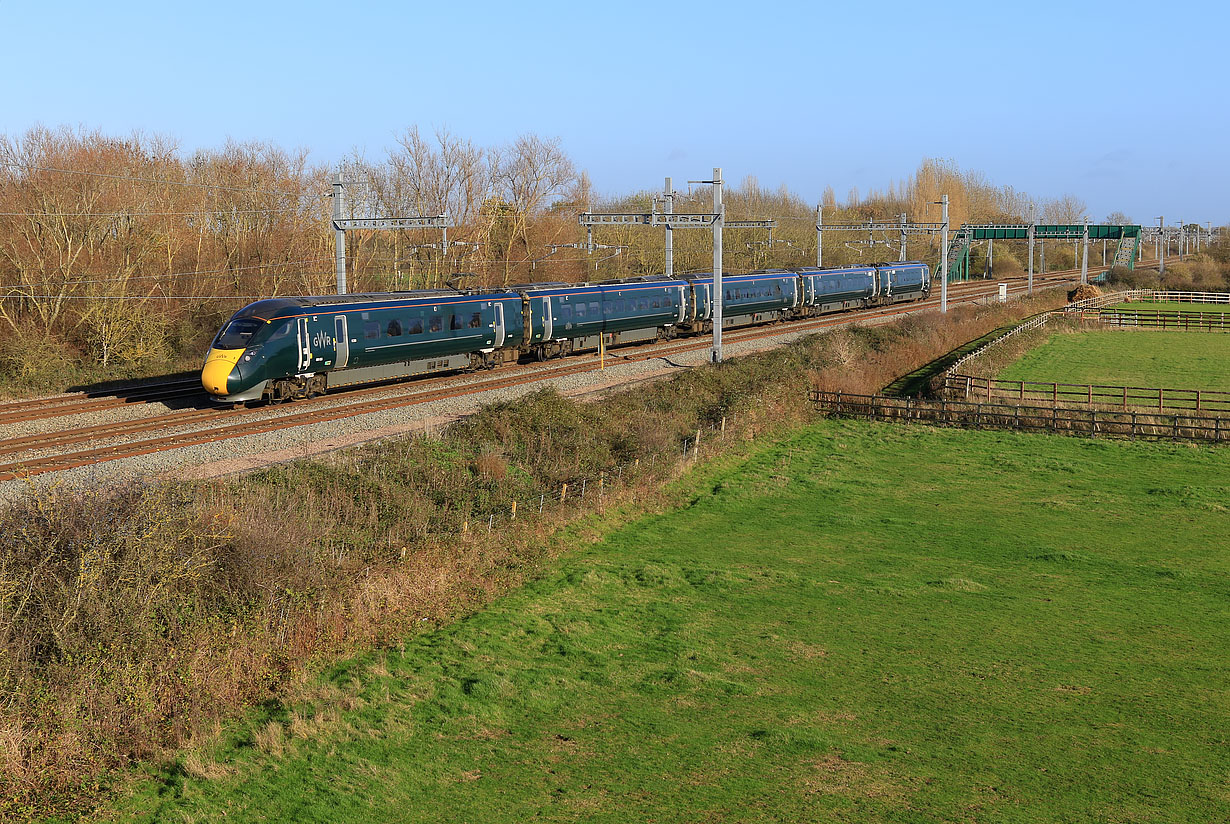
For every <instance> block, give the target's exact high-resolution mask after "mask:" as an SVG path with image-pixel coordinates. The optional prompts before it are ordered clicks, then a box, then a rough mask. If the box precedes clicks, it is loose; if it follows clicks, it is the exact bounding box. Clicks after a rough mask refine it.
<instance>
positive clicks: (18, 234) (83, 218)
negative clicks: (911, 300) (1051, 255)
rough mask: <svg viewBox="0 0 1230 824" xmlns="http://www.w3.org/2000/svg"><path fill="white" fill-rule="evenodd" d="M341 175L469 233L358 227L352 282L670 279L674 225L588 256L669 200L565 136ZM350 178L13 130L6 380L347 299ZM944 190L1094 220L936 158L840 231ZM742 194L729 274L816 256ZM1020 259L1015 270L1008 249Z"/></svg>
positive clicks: (405, 153) (426, 156) (699, 253)
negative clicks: (596, 165) (591, 224)
mask: <svg viewBox="0 0 1230 824" xmlns="http://www.w3.org/2000/svg"><path fill="white" fill-rule="evenodd" d="M340 168H341V172H342V174H343V175H344V177H345V178H346V180H347V181H348V183H347V185H346V187H345V194H346V197H345V198H344V205H345V208H344V215H345V216H347V217H395V216H411V215H437V214H447V215H448V216H449V218H450V222H451V224H452V225H451V228H450V229H449V231H448V240H449V243H448V245H447V246H445V245H443V244H442V243H441V240H442V238H441V234H440V232H439V230H405V231H354V232H351V233H349V234H348V236H347V268H348V271H349V273H350V274H349V285H350V290H351V291H361V290H368V291H375V290H387V289H411V288H432V287H441V286H444V285H446V284H455V285H460V286H462V287H470V286H479V287H481V286H506V285H509V284H513V283H522V282H527V281H534V280H553V281H560V280H562V281H580V280H594V279H604V278H611V277H621V276H635V275H645V274H656V273H660V272H661V271H662V270H663V267H664V251H665V250H664V238H663V232H662V231H661V230H655V229H649V228H647V227H638V226H619V227H599V228H597V229H595V230H594V241H595V243H597V244H601V245H602V246H603V247H606V248H602V249H585V248H577V247H578V246H580V245H582V244H584V242H585V240H586V235H585V230H584V228H583V227H581V226H579V225H578V223H577V215H578V214H579V213H580V212H583V211H649V210H650V209H651V208H652V202H653V198H654V197H655V196H657V195H658V193H657V192H654V191H650V190H639V191H633V192H628V193H615V194H606V195H600V194H597V193H595V192H594V191H593V187H592V184H591V183H590V180H589V177H588V175H587V174H586V173H585V172H584V171H582V170H578V169H577V167H576V164H575V163H574V162H573V160H572V159H571V158H570V157H569V156H568V154H567V152H566V151H565V150H564V148H563V147H562V145H561V143H560V141H559V140H558V139H554V138H547V137H542V136H539V135H533V134H527V135H522V136H520V137H518V138H517V139H515V140H514V141H512V142H510V143H508V144H504V145H496V146H481V145H478V144H476V143H474V142H473V141H470V140H468V139H466V138H464V137H460V136H458V135H455V134H453V133H451V132H449V131H447V130H444V129H441V130H437V131H435V132H433V133H430V134H426V133H424V132H422V131H420V130H419V129H418V128H416V127H411V128H409V129H407V130H406V131H405V132H404V133H403V134H402V135H401V136H400V137H399V138H398V139H397V141H396V144H395V145H394V146H392V147H391V148H389V149H388V150H387V151H385V153H384V154H383V156H381V157H379V158H377V159H369V158H367V157H365V156H364V155H362V154H360V153H355V154H353V155H351V156H349V157H347V158H345V160H344V161H343V162H342V163H341V164H340ZM337 171H338V168H337V167H328V166H325V165H322V164H313V163H310V162H309V160H308V151H307V150H306V149H294V150H288V149H285V148H283V147H280V146H277V145H274V144H271V143H263V142H233V141H228V142H227V143H226V144H225V145H224V146H223V147H221V148H219V149H201V150H197V151H194V152H189V153H185V152H183V151H181V149H180V146H179V145H178V144H177V143H176V142H175V141H174V140H172V139H168V138H165V137H157V136H148V135H143V134H133V135H130V136H126V137H115V136H110V135H107V134H103V133H101V132H97V131H84V130H72V129H68V128H60V129H46V128H42V127H39V128H34V129H30V130H28V131H27V132H25V133H24V134H21V135H18V136H9V135H0V378H3V377H4V376H5V375H6V374H7V375H8V376H9V377H12V376H13V374H14V373H20V372H23V371H25V372H29V371H30V370H32V369H35V370H36V369H38V368H40V361H39V360H38V358H33V359H32V358H31V352H32V351H34V350H39V351H43V352H44V353H48V352H50V353H51V354H50V355H49V356H48V357H50V358H51V359H52V360H57V359H58V360H60V361H65V360H72V359H73V358H74V357H76V358H78V359H80V360H82V361H86V362H90V363H96V364H98V365H99V366H101V367H105V368H113V369H114V368H115V367H117V366H118V367H120V369H121V371H123V370H124V369H129V368H137V369H138V370H139V368H140V367H141V366H142V365H145V366H149V365H151V364H157V363H160V362H162V363H171V362H175V361H176V359H177V358H179V357H181V356H182V358H183V359H186V360H185V362H187V360H190V359H191V358H195V357H197V356H199V354H200V350H201V347H202V346H203V345H204V342H205V341H204V339H203V338H202V335H207V334H208V333H209V332H211V331H212V330H213V329H216V328H217V326H218V324H219V323H220V321H221V320H222V319H223V318H224V317H225V316H226V315H228V314H229V313H230V312H231V311H234V309H235V308H237V307H238V306H240V305H242V304H243V303H246V302H248V301H250V300H252V299H255V298H258V297H269V296H275V295H284V294H305V293H306V294H320V293H329V292H332V291H333V290H334V288H335V282H334V234H333V231H332V229H331V225H330V217H331V214H332V209H333V203H332V200H331V195H332V182H333V177H334V175H335V173H336V172H337ZM945 193H946V194H948V195H949V201H950V220H951V222H952V224H953V225H954V226H955V225H959V224H960V223H962V222H970V221H985V222H1005V221H1022V220H1027V219H1028V217H1029V215H1030V213H1031V211H1033V210H1035V209H1037V211H1038V213H1039V214H1040V215H1042V216H1043V217H1044V218H1045V219H1046V220H1052V221H1054V222H1073V223H1075V222H1079V221H1080V220H1081V219H1082V218H1083V217H1084V215H1085V213H1086V211H1087V210H1086V208H1085V205H1084V203H1083V202H1081V201H1080V200H1079V199H1077V198H1075V197H1073V196H1065V197H1063V198H1060V199H1058V200H1054V201H1047V202H1041V203H1039V202H1036V201H1034V200H1033V199H1032V198H1031V197H1029V196H1028V195H1026V194H1024V193H1022V192H1018V191H1016V190H1014V189H1012V188H1011V187H1002V186H998V187H997V186H994V185H993V184H991V183H989V182H987V181H986V180H985V179H984V178H983V177H982V176H981V175H979V174H977V173H974V172H968V171H962V170H960V169H959V168H958V167H957V166H956V164H954V163H951V162H943V161H936V160H926V161H924V162H923V163H922V164H921V165H920V167H919V168H918V170H917V172H916V173H915V174H914V176H913V177H911V178H910V179H908V180H906V181H902V182H900V183H898V184H895V185H893V186H890V187H888V188H887V189H886V190H884V191H872V192H870V193H868V194H867V195H866V196H860V195H859V194H858V192H857V191H853V192H851V193H850V196H849V197H848V198H847V199H846V201H845V202H843V203H839V202H838V201H837V199H836V197H835V195H834V193H833V192H832V190H831V188H830V189H829V190H827V191H826V192H825V194H824V199H823V205H824V219H825V221H826V222H828V221H837V220H854V219H868V218H872V219H890V218H895V217H896V216H897V215H898V214H900V213H903V212H904V213H906V214H908V215H909V216H910V217H911V219H913V220H917V221H938V220H939V207H938V206H934V205H933V202H934V201H937V200H939V196H940V194H945ZM711 198H712V192H711V191H710V189H709V187H702V188H699V189H692V190H690V191H689V192H683V193H680V195H679V197H678V198H677V200H676V203H675V210H676V211H681V212H705V211H709V210H710V209H711V203H712V200H711ZM724 200H725V202H726V205H727V214H728V216H729V217H730V218H732V219H765V218H770V217H772V218H776V219H777V220H778V227H777V228H776V229H775V230H774V231H773V233H772V237H771V238H770V237H769V233H768V232H767V231H765V230H763V229H732V230H727V232H726V244H725V246H726V248H725V262H726V266H727V267H728V268H729V269H730V270H732V271H745V270H750V269H754V268H761V267H789V266H800V265H808V264H811V263H814V262H815V252H816V236H815V235H816V233H815V228H814V220H815V204H811V203H808V202H806V201H804V200H803V199H802V198H801V197H800V196H799V195H797V194H796V193H794V192H791V191H790V190H788V189H787V188H786V187H782V188H779V189H776V190H766V189H764V188H762V187H761V186H760V185H759V183H758V182H757V180H756V179H755V178H754V177H747V178H744V179H743V180H742V181H741V182H740V183H739V184H738V185H736V186H733V187H729V186H728V187H727V188H726V190H725V192H724ZM1119 217H1121V216H1119ZM674 235H675V238H674V255H675V268H676V271H677V272H686V271H706V270H707V269H708V268H709V267H710V264H711V259H712V258H711V249H712V242H711V239H710V236H709V233H708V232H696V231H689V232H675V233H674ZM896 240H897V239H896V238H895V237H888V236H885V237H870V238H868V237H862V238H855V237H850V238H842V237H841V236H839V235H834V236H833V238H832V241H831V242H830V239H829V238H828V237H826V243H825V250H824V259H825V263H826V264H829V263H832V264H847V263H858V262H868V261H870V260H883V259H895V258H896V257H897V254H898V250H897V247H896V246H895V243H896ZM868 242H871V244H872V245H868ZM569 244H571V246H569ZM996 251H997V258H999V254H1000V252H999V249H998V248H997V250H996ZM908 254H909V256H910V257H911V258H921V259H931V260H934V259H937V258H938V256H939V250H938V239H934V238H918V237H914V238H912V239H911V241H910V248H909V249H908ZM1004 254H1005V255H1006V256H1005V257H1004V258H1002V260H1003V261H1004V264H1003V265H1008V262H1009V260H1010V257H1011V250H1009V249H1007V248H1005V250H1004ZM1055 254H1056V255H1058V254H1060V252H1059V251H1058V250H1057V251H1056V253H1055ZM1056 262H1057V263H1058V258H1056ZM997 263H998V260H997ZM1052 268H1054V267H1052ZM459 273H464V274H463V275H462V276H461V277H458V274H459Z"/></svg>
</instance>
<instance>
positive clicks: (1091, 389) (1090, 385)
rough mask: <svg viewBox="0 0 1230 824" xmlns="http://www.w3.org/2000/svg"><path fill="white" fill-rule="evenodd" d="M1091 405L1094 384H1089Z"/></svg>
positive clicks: (1090, 404) (1091, 404)
mask: <svg viewBox="0 0 1230 824" xmlns="http://www.w3.org/2000/svg"><path fill="white" fill-rule="evenodd" d="M1089 406H1090V407H1092V406H1093V384H1089Z"/></svg>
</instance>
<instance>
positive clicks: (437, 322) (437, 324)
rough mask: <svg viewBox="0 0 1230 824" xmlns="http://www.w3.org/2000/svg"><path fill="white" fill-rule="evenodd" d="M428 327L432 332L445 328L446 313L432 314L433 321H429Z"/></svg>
mask: <svg viewBox="0 0 1230 824" xmlns="http://www.w3.org/2000/svg"><path fill="white" fill-rule="evenodd" d="M427 328H428V329H429V330H430V331H432V332H439V331H440V330H441V329H443V328H444V315H432V316H431V322H430V323H428V325H427Z"/></svg>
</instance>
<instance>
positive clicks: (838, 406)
mask: <svg viewBox="0 0 1230 824" xmlns="http://www.w3.org/2000/svg"><path fill="white" fill-rule="evenodd" d="M833 414H834V415H840V414H841V390H838V391H837V409H836V410H835V411H834V412H833Z"/></svg>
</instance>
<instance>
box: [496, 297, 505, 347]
mask: <svg viewBox="0 0 1230 824" xmlns="http://www.w3.org/2000/svg"><path fill="white" fill-rule="evenodd" d="M503 345H504V304H503V303H501V302H500V301H496V304H495V347H496V348H497V349H498V348H500V347H501V346H503Z"/></svg>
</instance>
